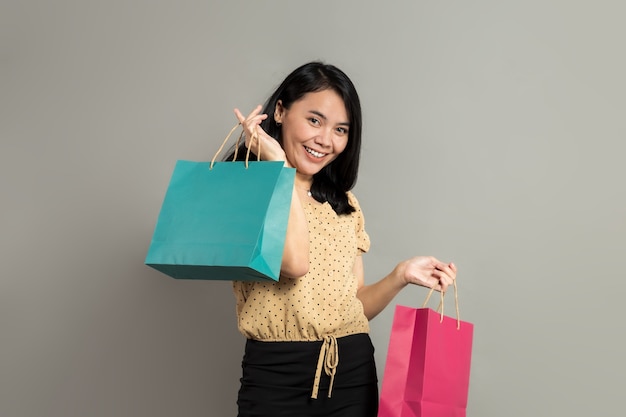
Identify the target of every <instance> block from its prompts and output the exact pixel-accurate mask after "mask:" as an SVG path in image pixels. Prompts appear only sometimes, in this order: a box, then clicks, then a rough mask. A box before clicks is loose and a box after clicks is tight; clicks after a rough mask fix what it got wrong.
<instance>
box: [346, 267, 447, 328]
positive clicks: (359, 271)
mask: <svg viewBox="0 0 626 417" xmlns="http://www.w3.org/2000/svg"><path fill="white" fill-rule="evenodd" d="M354 273H355V275H356V277H357V282H358V290H357V297H358V298H359V300H361V303H362V304H363V310H364V312H365V316H366V317H367V319H368V320H371V319H373V318H374V317H376V316H377V315H378V313H380V312H381V311H383V309H384V308H385V307H387V305H388V304H389V303H390V302H391V300H393V298H394V297H395V296H396V295H397V294H398V293H399V292H400V291H401V290H402V289H403V288H404V287H406V286H407V285H408V284H416V285H421V286H423V287H428V288H432V287H433V286H435V289H436V290H438V291H444V292H445V291H446V289H447V288H448V285H451V284H452V281H453V280H454V279H456V266H455V265H454V263H450V264H445V263H443V262H441V261H439V260H438V259H436V258H434V257H432V256H416V257H414V258H411V259H408V260H406V261H403V262H400V263H399V264H398V265H397V266H396V267H395V268H394V269H393V271H391V273H389V275H387V276H386V277H384V278H383V279H381V280H380V281H378V282H376V283H374V284H370V285H365V278H364V270H363V259H362V258H361V256H357V258H356V261H355V263H354Z"/></svg>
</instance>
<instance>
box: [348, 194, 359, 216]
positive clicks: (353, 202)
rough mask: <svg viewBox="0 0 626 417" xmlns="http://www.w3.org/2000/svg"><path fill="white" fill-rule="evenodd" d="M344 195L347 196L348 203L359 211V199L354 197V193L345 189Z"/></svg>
mask: <svg viewBox="0 0 626 417" xmlns="http://www.w3.org/2000/svg"><path fill="white" fill-rule="evenodd" d="M346 196H347V197H348V203H350V205H351V206H352V207H354V209H355V210H356V211H357V212H360V211H361V205H360V204H359V200H358V199H357V198H356V196H355V195H354V193H353V192H352V191H346Z"/></svg>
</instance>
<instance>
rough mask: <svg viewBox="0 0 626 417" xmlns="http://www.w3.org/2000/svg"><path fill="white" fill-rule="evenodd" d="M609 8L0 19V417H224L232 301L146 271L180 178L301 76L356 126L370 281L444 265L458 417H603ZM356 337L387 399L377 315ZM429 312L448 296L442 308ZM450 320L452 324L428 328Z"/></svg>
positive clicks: (611, 182) (614, 159)
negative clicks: (349, 85)
mask: <svg viewBox="0 0 626 417" xmlns="http://www.w3.org/2000/svg"><path fill="white" fill-rule="evenodd" d="M625 13H626V6H624V3H623V2H621V1H617V0H616V1H595V2H590V1H576V0H562V1H557V0H542V1H533V0H531V1H524V2H521V1H518V2H513V1H495V0H492V1H487V0H476V1H472V0H464V1H460V0H459V1H445V0H438V1H434V0H433V1H415V0H412V1H396V2H375V1H369V2H363V1H339V0H337V1H317V2H304V1H288V0H282V1H258V2H251V1H217V0H213V1H199V0H198V1H191V0H182V1H171V2H165V1H159V2H156V1H155V2H153V1H118V0H116V1H99V2H95V1H70V0H61V1H54V2H46V1H11V0H10V1H4V2H3V3H2V6H0V48H1V49H0V76H1V79H0V134H1V143H0V195H1V197H0V198H1V204H0V207H1V208H0V210H1V211H0V214H1V216H0V231H1V232H0V260H1V263H0V265H1V266H2V273H1V275H0V337H1V342H0V415H1V416H3V417H39V416H46V417H75V416H76V417H78V416H94V417H96V416H97V417H105V416H107V417H108V416H115V417H131V416H133V417H135V416H138V417H141V416H146V417H148V416H150V417H159V416H163V417H165V416H168V417H169V416H187V417H191V416H198V417H199V416H233V415H235V413H236V405H235V400H236V393H237V389H238V387H239V377H240V372H241V368H240V364H241V356H242V352H243V346H244V339H243V337H242V336H241V335H240V334H239V333H238V332H237V330H236V325H235V307H234V297H233V295H232V290H231V284H230V283H228V282H192V281H177V280H174V279H171V278H169V277H167V276H165V275H163V274H160V273H159V272H156V271H154V270H152V269H150V268H148V267H146V266H144V265H143V261H144V257H145V255H146V251H147V249H148V245H149V242H150V239H151V236H152V231H153V228H154V225H155V222H156V218H157V215H158V212H159V209H160V205H161V202H162V199H163V196H164V193H165V190H166V188H167V184H168V181H169V177H170V175H171V173H172V169H173V167H174V164H175V161H176V160H177V159H192V160H202V161H206V160H210V158H211V157H212V156H213V154H214V152H215V151H216V150H217V147H218V145H219V143H220V142H221V140H222V139H223V137H224V136H225V134H226V133H227V132H228V130H229V129H230V128H231V127H232V126H233V125H234V123H235V122H236V119H235V117H234V115H233V108H234V107H240V108H241V109H242V110H244V111H245V112H247V111H249V110H251V109H252V108H253V107H254V106H255V105H256V104H258V103H261V102H263V101H264V100H265V99H266V97H267V96H268V95H269V94H270V93H271V92H272V91H273V89H274V88H275V87H276V86H277V85H278V83H279V82H280V81H281V80H282V79H283V78H284V77H285V76H286V75H287V73H288V72H290V71H291V70H292V69H294V68H295V67H296V66H299V65H300V64H303V63H305V62H307V61H310V60H318V59H320V60H324V61H326V62H329V63H332V64H335V65H337V66H339V67H340V68H342V69H343V70H344V71H345V72H346V73H347V74H348V75H349V76H350V77H351V78H352V79H353V81H354V83H355V84H356V86H357V89H358V91H359V93H360V96H361V100H362V105H363V113H364V136H363V153H362V164H361V172H360V176H359V182H358V185H357V187H356V189H355V192H356V194H357V196H358V197H359V199H360V202H361V205H362V207H363V210H364V213H365V219H366V228H367V230H368V232H369V233H370V236H371V238H372V248H371V251H370V253H368V254H367V255H365V258H364V260H365V267H366V280H367V282H373V281H374V280H376V279H378V278H380V277H382V276H384V275H385V274H386V273H388V272H389V271H390V270H391V269H392V268H393V267H394V266H395V265H396V263H397V262H399V261H401V260H403V259H405V258H407V257H410V256H413V255H418V254H431V255H435V256H437V257H439V258H441V259H442V260H445V261H450V260H453V261H455V262H456V263H457V265H458V268H459V275H458V283H459V297H460V302H461V304H460V308H461V317H462V319H464V320H468V321H471V322H473V323H474V324H475V335H474V337H475V341H474V352H473V362H472V376H471V383H470V399H469V406H468V415H469V416H472V417H502V416H515V417H517V416H520V417H525V416H566V415H567V416H588V415H618V414H620V412H621V410H623V408H624V406H623V401H624V396H623V387H624V382H623V375H624V374H625V373H626V367H625V360H624V351H625V350H626V346H625V345H624V342H623V341H622V337H623V336H622V334H623V332H624V311H623V309H622V308H620V307H621V304H622V302H621V300H622V299H623V297H624V293H625V292H626V286H625V284H624V278H625V273H624V255H625V254H626V242H625V236H626V216H625V214H626V210H625V209H626V192H625V190H626V185H625V179H626V167H625V165H626V164H624V153H625V151H626V144H625V143H626V117H625V113H626V99H625V97H626V82H625V81H624V74H626V59H625V54H624V39H626V26H625V25H624V14H625ZM426 293H427V292H426V290H424V289H423V288H417V287H411V288H407V289H406V290H405V291H404V292H403V293H401V295H399V296H398V297H397V298H396V299H395V300H394V302H393V303H392V304H391V305H390V306H389V308H387V309H386V310H385V311H384V312H383V313H382V314H381V315H380V316H379V317H377V318H375V319H374V320H373V321H372V323H371V327H372V331H371V333H372V338H373V340H374V344H375V347H376V358H377V362H378V368H379V377H380V378H381V379H382V376H383V368H384V363H385V356H386V351H387V343H388V338H389V334H390V329H391V320H392V316H393V307H394V305H395V304H397V303H399V304H404V305H409V306H415V307H419V306H421V303H422V301H423V299H424V298H425V296H426ZM448 301H449V302H451V301H452V300H451V299H449V300H448ZM447 311H450V312H452V311H453V307H452V304H450V305H449V307H448V310H447Z"/></svg>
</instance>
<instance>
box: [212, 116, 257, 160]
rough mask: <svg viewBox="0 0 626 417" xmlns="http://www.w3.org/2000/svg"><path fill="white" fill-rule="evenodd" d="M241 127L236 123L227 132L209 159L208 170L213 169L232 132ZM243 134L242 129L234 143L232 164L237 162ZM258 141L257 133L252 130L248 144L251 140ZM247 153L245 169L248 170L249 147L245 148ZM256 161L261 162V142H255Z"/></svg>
mask: <svg viewBox="0 0 626 417" xmlns="http://www.w3.org/2000/svg"><path fill="white" fill-rule="evenodd" d="M239 126H241V122H240V123H237V124H236V125H235V126H234V127H233V128H232V129H230V132H228V135H226V138H225V139H224V141H223V142H222V144H221V145H220V147H219V149H218V150H217V152H215V155H214V156H213V159H211V165H210V166H209V169H213V164H215V160H216V159H217V156H218V155H219V154H220V152H222V149H224V146H226V142H228V139H230V137H231V136H232V134H233V132H234V131H235V130H237V128H238V127H239ZM243 134H244V131H243V129H242V130H241V133H240V134H239V137H238V138H237V142H235V154H234V155H233V162H235V161H236V160H237V152H238V151H239V143H240V142H241V138H243ZM255 137H256V138H257V139H259V135H258V132H257V130H256V128H255V129H254V133H253V134H252V138H250V143H252V139H254V138H255ZM247 148H248V151H247V152H246V169H247V168H248V160H249V159H250V148H251V147H250V146H247ZM256 160H257V161H260V160H261V140H257V153H256Z"/></svg>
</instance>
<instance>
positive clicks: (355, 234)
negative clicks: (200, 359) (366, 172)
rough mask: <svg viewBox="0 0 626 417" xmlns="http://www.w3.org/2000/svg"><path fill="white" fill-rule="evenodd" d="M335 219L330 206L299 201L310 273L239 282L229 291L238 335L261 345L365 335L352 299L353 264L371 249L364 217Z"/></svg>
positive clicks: (361, 316) (355, 203)
mask: <svg viewBox="0 0 626 417" xmlns="http://www.w3.org/2000/svg"><path fill="white" fill-rule="evenodd" d="M348 200H349V201H350V204H351V205H352V206H353V207H354V208H355V209H356V211H355V212H353V213H351V214H347V215H341V216H338V215H337V214H336V213H335V211H334V210H333V209H332V207H331V206H330V204H328V203H324V204H319V203H317V202H309V203H304V204H303V205H304V211H305V214H306V218H307V221H308V223H309V240H310V248H309V264H310V267H309V272H308V273H307V274H306V275H305V276H304V277H301V278H299V279H281V280H280V281H279V282H240V281H235V282H234V283H233V288H234V292H235V298H236V300H237V320H238V326H239V331H240V332H241V333H242V334H243V335H244V336H246V337H247V338H250V339H256V340H262V341H315V340H323V339H324V337H326V336H334V337H341V336H347V335H350V334H355V333H367V332H369V324H368V321H367V318H366V317H365V314H364V313H363V305H362V304H361V301H360V300H359V299H358V298H357V297H356V291H357V280H356V276H355V275H354V272H353V269H354V261H355V259H356V257H357V256H360V255H361V253H362V252H367V250H369V247H370V240H369V236H368V235H367V233H366V232H365V228H364V219H363V213H362V212H361V208H360V206H359V203H358V201H357V199H356V198H355V197H354V195H353V194H352V193H351V192H348Z"/></svg>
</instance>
